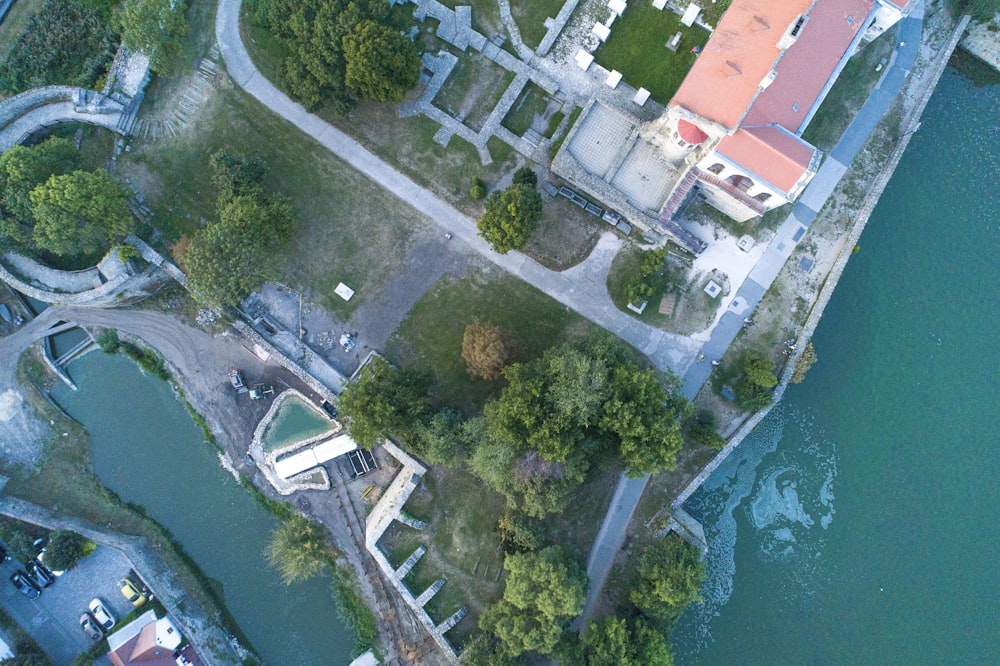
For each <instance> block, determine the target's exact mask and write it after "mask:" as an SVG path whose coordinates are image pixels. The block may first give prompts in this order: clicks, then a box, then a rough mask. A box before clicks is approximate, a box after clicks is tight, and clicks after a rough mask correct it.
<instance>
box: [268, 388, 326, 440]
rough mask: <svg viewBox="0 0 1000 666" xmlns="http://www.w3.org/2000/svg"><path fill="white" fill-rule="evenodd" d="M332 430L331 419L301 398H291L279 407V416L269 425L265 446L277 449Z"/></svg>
mask: <svg viewBox="0 0 1000 666" xmlns="http://www.w3.org/2000/svg"><path fill="white" fill-rule="evenodd" d="M330 430H331V427H330V419H328V418H326V417H325V416H323V415H321V414H319V413H318V412H317V411H316V410H314V409H312V408H311V407H309V406H307V405H304V404H303V403H302V401H301V400H298V399H297V398H289V399H287V400H285V402H283V403H282V405H281V407H279V408H278V414H277V416H275V417H274V421H272V422H271V424H270V425H269V426H268V427H267V431H266V432H265V433H264V446H265V448H266V449H268V450H270V449H277V448H280V447H282V446H286V445H288V444H291V443H293V442H297V441H301V440H305V439H309V438H310V437H315V436H316V435H322V434H323V433H324V432H328V431H330Z"/></svg>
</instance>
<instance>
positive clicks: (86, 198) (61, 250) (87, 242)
mask: <svg viewBox="0 0 1000 666" xmlns="http://www.w3.org/2000/svg"><path fill="white" fill-rule="evenodd" d="M30 199H31V210H32V215H33V217H34V219H35V227H34V231H33V234H34V239H35V243H36V245H37V246H38V247H39V248H41V249H43V250H48V251H49V252H52V253H53V254H58V255H64V256H73V255H78V254H93V253H95V252H98V251H100V250H102V249H104V248H106V247H108V246H110V245H112V244H114V243H117V242H119V241H121V240H122V239H124V238H125V236H127V235H128V234H129V233H130V232H131V231H132V230H133V229H134V228H135V218H134V217H133V216H132V213H131V212H130V211H129V209H128V204H127V199H126V196H125V191H124V190H123V189H122V187H121V185H119V184H118V183H117V182H116V181H115V180H114V179H113V178H112V177H111V176H109V175H108V174H107V172H104V171H95V172H93V173H90V172H87V171H74V172H72V173H68V174H64V175H60V176H51V177H50V178H49V179H48V180H47V181H46V182H45V183H43V184H42V185H39V186H38V187H36V188H35V189H34V190H32V191H31V194H30Z"/></svg>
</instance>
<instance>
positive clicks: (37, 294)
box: [0, 264, 131, 306]
mask: <svg viewBox="0 0 1000 666" xmlns="http://www.w3.org/2000/svg"><path fill="white" fill-rule="evenodd" d="M130 277H131V276H129V275H121V276H118V277H117V278H114V279H113V280H108V281H107V282H105V283H104V284H102V285H101V286H100V287H96V288H94V289H88V290H87V291H81V292H77V293H75V294H64V293H59V292H54V291H48V290H45V289H39V288H38V287H33V286H31V285H30V284H28V283H27V282H25V281H24V280H22V279H21V278H19V277H17V276H16V275H14V274H13V273H11V272H10V271H9V270H7V269H6V268H5V267H4V266H3V264H0V280H3V281H4V282H6V283H7V284H9V285H10V286H11V287H13V288H14V289H17V290H18V291H19V292H21V293H22V294H24V295H25V296H30V297H31V298H34V299H36V300H39V301H42V302H44V303H52V304H57V305H100V306H105V305H110V304H112V303H114V301H115V294H116V291H117V289H118V288H119V287H121V286H122V285H124V284H125V283H126V282H128V280H129V278H130Z"/></svg>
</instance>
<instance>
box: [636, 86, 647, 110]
mask: <svg viewBox="0 0 1000 666" xmlns="http://www.w3.org/2000/svg"><path fill="white" fill-rule="evenodd" d="M648 100H649V91H648V90H646V89H645V88H639V90H637V91H636V93H635V97H633V98H632V101H633V102H635V103H636V104H638V105H639V106H645V105H646V102H647V101H648Z"/></svg>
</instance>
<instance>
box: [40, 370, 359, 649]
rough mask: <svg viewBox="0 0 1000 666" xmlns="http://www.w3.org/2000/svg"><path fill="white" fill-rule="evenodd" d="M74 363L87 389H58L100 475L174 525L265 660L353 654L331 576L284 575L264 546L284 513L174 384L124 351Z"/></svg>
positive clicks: (82, 386) (117, 490) (163, 521)
mask: <svg viewBox="0 0 1000 666" xmlns="http://www.w3.org/2000/svg"><path fill="white" fill-rule="evenodd" d="M70 367H71V368H72V370H73V377H74V379H75V380H76V382H77V385H78V386H79V387H80V390H79V391H73V390H71V389H69V388H68V387H66V386H64V385H63V384H62V383H61V382H57V383H56V384H55V385H54V386H53V389H52V394H53V397H54V398H55V399H56V401H57V402H58V403H59V404H60V405H62V406H63V408H64V409H65V410H66V411H67V412H68V413H69V415H70V416H72V417H73V418H74V419H76V420H77V421H79V422H80V423H82V424H83V425H84V426H85V427H86V428H87V430H88V431H89V433H90V440H91V451H92V454H93V461H94V469H95V471H96V473H97V476H98V478H100V480H101V482H102V483H104V485H106V486H107V487H108V488H110V489H111V490H113V491H114V492H115V493H117V494H118V496H119V497H121V498H122V500H124V501H126V502H134V503H135V504H139V505H141V506H143V507H145V509H146V512H147V514H148V515H149V517H150V518H152V519H154V520H156V521H157V522H158V523H160V524H161V525H163V526H164V527H166V528H167V529H168V530H170V532H171V534H173V536H174V538H175V539H176V540H177V541H178V542H179V543H180V544H181V545H182V546H183V547H184V550H185V551H187V553H188V554H189V555H190V556H191V558H192V559H193V560H194V561H195V562H196V563H197V564H198V566H199V567H200V568H201V570H202V571H203V572H204V573H205V575H207V576H208V577H209V578H211V579H212V580H213V581H214V583H215V584H216V585H217V587H218V588H219V589H220V590H221V591H222V595H223V598H224V599H225V603H226V607H227V608H228V609H229V612H230V613H231V614H232V616H233V617H234V618H235V620H236V622H238V623H239V626H240V628H241V629H242V630H243V632H244V633H245V634H246V636H247V637H248V638H249V640H250V642H251V643H252V646H253V648H254V649H255V650H256V651H257V653H258V654H259V655H260V656H261V657H262V658H263V660H264V662H265V663H267V664H296V665H301V666H309V665H313V664H315V665H316V666H328V665H332V666H336V665H339V664H347V663H349V662H350V652H351V649H352V648H353V646H354V636H353V634H352V632H351V630H350V629H349V628H348V627H347V626H345V624H344V622H343V620H341V619H340V617H339V616H338V615H337V610H336V606H335V604H334V601H333V597H332V595H331V580H330V578H329V577H322V578H315V579H312V580H310V581H308V582H306V583H299V584H296V585H291V586H287V587H286V586H285V585H283V584H282V582H281V580H280V577H279V576H278V574H277V572H275V570H274V569H272V568H271V566H270V565H269V564H268V563H267V561H266V559H265V556H264V548H265V547H266V546H267V543H268V539H269V537H270V535H271V531H272V530H273V529H274V528H275V527H276V526H277V519H275V518H274V517H273V516H272V515H271V514H269V513H267V512H266V511H265V510H264V509H262V508H261V507H260V506H259V505H258V504H257V503H256V502H255V501H254V500H253V498H252V497H251V496H250V494H249V493H248V492H247V491H246V490H244V489H243V488H242V487H241V486H240V485H239V483H237V482H236V480H235V479H234V478H233V477H232V476H231V475H230V474H229V473H227V472H226V471H225V470H223V469H222V467H221V466H220V465H219V460H218V456H217V453H216V451H215V449H214V448H213V447H212V446H211V445H209V444H207V443H205V441H204V437H203V435H202V432H201V431H200V430H199V429H198V427H197V426H196V425H195V423H194V421H192V420H191V417H190V416H189V415H188V413H187V411H186V409H185V407H184V404H183V403H182V402H181V401H180V400H179V399H178V398H177V397H176V396H175V395H174V393H173V391H172V390H171V388H170V386H169V385H168V384H167V383H166V382H162V381H159V380H157V379H154V378H153V377H151V376H147V375H144V374H143V373H142V372H141V371H140V370H139V368H138V367H137V366H136V365H135V364H134V363H133V362H132V361H130V360H129V359H128V358H126V357H124V356H121V355H116V356H108V355H107V354H103V353H100V352H91V353H89V354H87V355H85V356H83V357H81V358H80V359H78V360H75V361H73V362H71V363H70Z"/></svg>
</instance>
